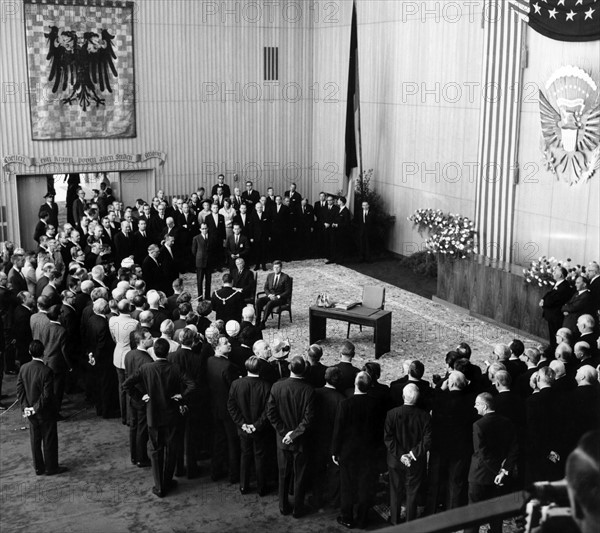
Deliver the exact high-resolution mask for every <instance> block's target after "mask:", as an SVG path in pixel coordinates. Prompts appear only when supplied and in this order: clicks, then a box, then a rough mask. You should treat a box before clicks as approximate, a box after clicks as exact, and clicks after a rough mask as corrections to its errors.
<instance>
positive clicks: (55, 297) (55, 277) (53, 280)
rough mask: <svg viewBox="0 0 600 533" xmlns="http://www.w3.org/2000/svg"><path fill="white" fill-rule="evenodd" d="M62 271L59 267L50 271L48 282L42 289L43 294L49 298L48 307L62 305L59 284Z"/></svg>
mask: <svg viewBox="0 0 600 533" xmlns="http://www.w3.org/2000/svg"><path fill="white" fill-rule="evenodd" d="M60 279H61V273H60V272H59V271H58V270H57V269H52V270H50V272H49V273H48V284H47V285H46V286H45V287H44V290H43V291H42V296H44V297H45V298H47V299H48V307H52V306H53V305H60V294H59V292H58V284H59V283H60Z"/></svg>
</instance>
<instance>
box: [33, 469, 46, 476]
mask: <svg viewBox="0 0 600 533" xmlns="http://www.w3.org/2000/svg"><path fill="white" fill-rule="evenodd" d="M44 474H45V472H44V471H43V470H36V471H35V475H36V476H43V475H44Z"/></svg>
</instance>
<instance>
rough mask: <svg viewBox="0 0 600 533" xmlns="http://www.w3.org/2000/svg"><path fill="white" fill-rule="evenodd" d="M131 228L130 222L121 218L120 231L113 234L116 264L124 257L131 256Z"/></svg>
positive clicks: (132, 248)
mask: <svg viewBox="0 0 600 533" xmlns="http://www.w3.org/2000/svg"><path fill="white" fill-rule="evenodd" d="M131 229H132V228H131V223H129V222H128V221H127V220H123V221H122V222H121V231H119V232H118V233H117V234H116V235H115V238H114V243H115V263H116V264H117V265H120V264H121V261H122V260H123V259H125V258H126V257H133V252H134V242H133V236H132V232H131Z"/></svg>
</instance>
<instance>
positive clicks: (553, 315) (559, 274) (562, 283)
mask: <svg viewBox="0 0 600 533" xmlns="http://www.w3.org/2000/svg"><path fill="white" fill-rule="evenodd" d="M553 276H554V280H555V282H556V283H555V284H554V287H553V288H552V290H551V291H549V292H547V293H546V294H545V295H544V297H543V298H542V299H541V300H540V303H539V306H540V307H541V308H542V315H543V317H544V318H545V319H546V321H547V322H548V335H549V339H550V345H551V346H552V347H554V348H556V332H557V331H558V330H559V328H560V327H561V326H562V323H563V312H562V310H561V309H562V306H563V305H565V304H566V303H567V302H568V301H569V299H570V298H571V295H572V294H573V290H572V289H571V286H570V285H569V282H568V281H567V280H566V277H567V269H566V268H564V267H559V266H557V267H556V268H555V269H554V272H553Z"/></svg>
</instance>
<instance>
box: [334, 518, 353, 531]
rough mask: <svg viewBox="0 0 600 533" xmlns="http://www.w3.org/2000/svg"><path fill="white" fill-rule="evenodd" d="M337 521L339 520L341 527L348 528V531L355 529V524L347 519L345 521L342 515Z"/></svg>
mask: <svg viewBox="0 0 600 533" xmlns="http://www.w3.org/2000/svg"><path fill="white" fill-rule="evenodd" d="M336 520H337V523H338V524H339V525H340V526H344V527H347V528H348V529H352V528H353V527H354V524H353V523H352V522H349V521H348V520H346V519H345V518H344V517H343V516H341V515H340V516H338V517H337V519H336Z"/></svg>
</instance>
